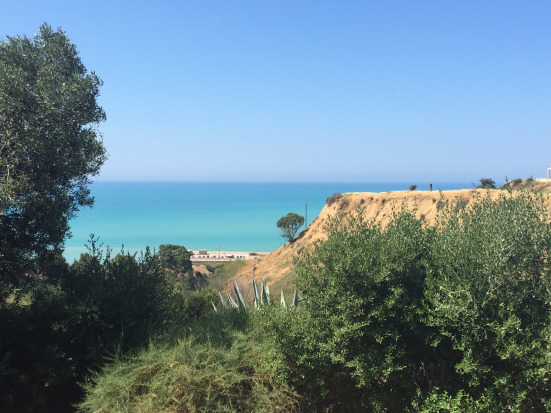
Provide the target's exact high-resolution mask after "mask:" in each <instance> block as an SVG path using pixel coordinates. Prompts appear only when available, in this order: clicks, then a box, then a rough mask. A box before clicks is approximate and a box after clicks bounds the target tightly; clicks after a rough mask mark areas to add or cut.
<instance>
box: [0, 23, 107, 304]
mask: <svg viewBox="0 0 551 413" xmlns="http://www.w3.org/2000/svg"><path fill="white" fill-rule="evenodd" d="M101 85H102V81H101V80H100V79H99V78H98V77H97V76H96V74H95V73H93V72H92V73H88V72H87V70H86V68H85V67H84V65H83V64H82V62H81V60H80V58H79V56H78V52H77V49H76V46H75V45H74V44H72V43H71V42H70V41H69V39H68V38H67V36H66V35H65V33H64V32H63V31H62V30H61V29H57V30H53V29H52V28H51V27H50V26H48V25H46V24H44V25H42V26H41V27H40V28H39V32H38V34H37V35H36V36H35V37H34V38H32V39H31V38H27V37H24V36H23V37H21V36H15V37H6V38H5V39H4V40H2V41H1V42H0V274H2V276H1V278H0V291H1V290H4V291H5V289H6V287H10V286H13V285H17V284H18V283H19V282H20V281H21V279H22V278H23V277H22V275H24V274H28V273H29V272H32V271H37V270H39V269H38V268H33V265H34V264H36V263H38V262H39V261H40V258H41V257H44V256H47V255H50V254H55V253H59V251H60V250H61V247H62V245H63V242H64V240H65V238H66V236H67V235H68V231H69V225H68V221H69V219H70V218H72V217H73V216H74V214H75V213H76V211H77V210H78V208H79V207H80V206H85V205H88V206H91V205H92V203H93V198H92V197H91V196H90V191H89V189H88V188H87V185H88V184H89V183H90V180H89V176H91V175H95V174H97V173H98V172H99V169H100V167H101V165H102V164H103V162H104V161H105V159H106V152H105V148H104V146H103V143H102V141H101V138H100V134H99V132H98V130H97V125H98V123H99V122H102V121H104V120H105V113H104V111H103V109H102V108H101V107H100V106H99V105H98V103H97V101H96V99H97V97H98V95H99V88H100V86H101ZM0 294H1V293H0Z"/></svg>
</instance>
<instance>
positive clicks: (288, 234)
mask: <svg viewBox="0 0 551 413" xmlns="http://www.w3.org/2000/svg"><path fill="white" fill-rule="evenodd" d="M303 224H304V217H303V216H302V215H298V214H295V213H294V212H289V213H288V214H287V215H285V216H284V217H281V218H279V220H278V221H277V227H278V228H279V229H281V232H282V234H281V236H282V237H284V238H287V239H288V240H289V242H292V241H293V240H294V239H295V235H296V234H297V231H298V229H299V228H300V227H301V226H302V225H303Z"/></svg>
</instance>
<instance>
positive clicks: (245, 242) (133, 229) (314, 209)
mask: <svg viewBox="0 0 551 413" xmlns="http://www.w3.org/2000/svg"><path fill="white" fill-rule="evenodd" d="M409 185H410V184H409V183H408V184H406V183H334V182H333V183H224V182H208V183H205V182H201V183H199V182H195V183H189V182H95V183H94V184H92V185H91V187H90V189H91V191H92V195H93V196H94V197H95V204H94V207H93V208H85V209H83V210H81V211H80V212H79V213H78V216H77V217H76V218H75V219H74V220H73V221H71V232H72V238H69V239H68V240H67V242H66V248H65V254H64V255H65V257H66V258H67V260H68V261H69V262H72V261H73V259H75V258H78V257H79V256H80V254H81V253H83V252H86V247H85V245H86V244H87V242H88V239H89V238H90V234H94V235H95V236H96V237H99V240H100V243H103V245H104V246H109V247H111V248H112V249H113V251H114V252H115V253H116V252H118V251H120V249H121V247H122V245H124V247H125V249H126V250H129V251H131V252H135V251H140V250H144V249H145V247H146V246H150V247H151V248H158V247H159V245H160V244H178V245H184V246H186V248H188V249H194V250H197V249H208V250H217V249H218V248H219V247H220V249H221V250H223V251H224V250H225V251H248V252H252V251H255V252H264V251H265V252H270V251H273V250H275V249H276V248H278V247H279V246H280V245H281V244H282V243H283V242H284V240H283V238H281V237H280V235H279V230H278V228H277V227H276V222H277V220H278V219H279V218H280V217H282V216H283V215H286V214H287V213H288V212H296V213H298V214H300V215H303V216H304V215H305V212H306V211H305V209H306V208H305V207H306V200H307V199H308V214H307V220H308V222H312V220H313V219H314V218H316V217H317V215H318V214H319V213H320V211H321V209H322V208H323V206H324V204H325V199H326V198H327V197H329V196H330V195H332V194H333V193H335V192H341V193H344V192H386V191H397V190H407V189H408V188H409ZM417 187H418V189H419V190H428V188H429V184H428V183H420V184H419V183H418V184H417ZM461 188H472V184H471V183H465V182H463V183H437V182H433V189H434V190H438V189H442V190H446V189H461Z"/></svg>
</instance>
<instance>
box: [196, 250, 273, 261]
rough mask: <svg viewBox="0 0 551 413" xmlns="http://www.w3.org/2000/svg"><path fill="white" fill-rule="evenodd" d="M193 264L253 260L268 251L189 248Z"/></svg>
mask: <svg viewBox="0 0 551 413" xmlns="http://www.w3.org/2000/svg"><path fill="white" fill-rule="evenodd" d="M189 251H190V252H192V253H193V254H192V255H191V257H190V258H191V262H192V263H193V264H205V263H213V262H230V261H235V260H253V259H256V258H262V257H265V256H266V255H268V254H270V253H269V252H255V251H250V252H249V251H247V252H245V251H211V250H189Z"/></svg>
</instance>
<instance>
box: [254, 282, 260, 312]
mask: <svg viewBox="0 0 551 413" xmlns="http://www.w3.org/2000/svg"><path fill="white" fill-rule="evenodd" d="M253 291H254V302H255V305H258V304H260V293H259V292H258V285H257V284H256V280H255V279H254V275H253Z"/></svg>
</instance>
